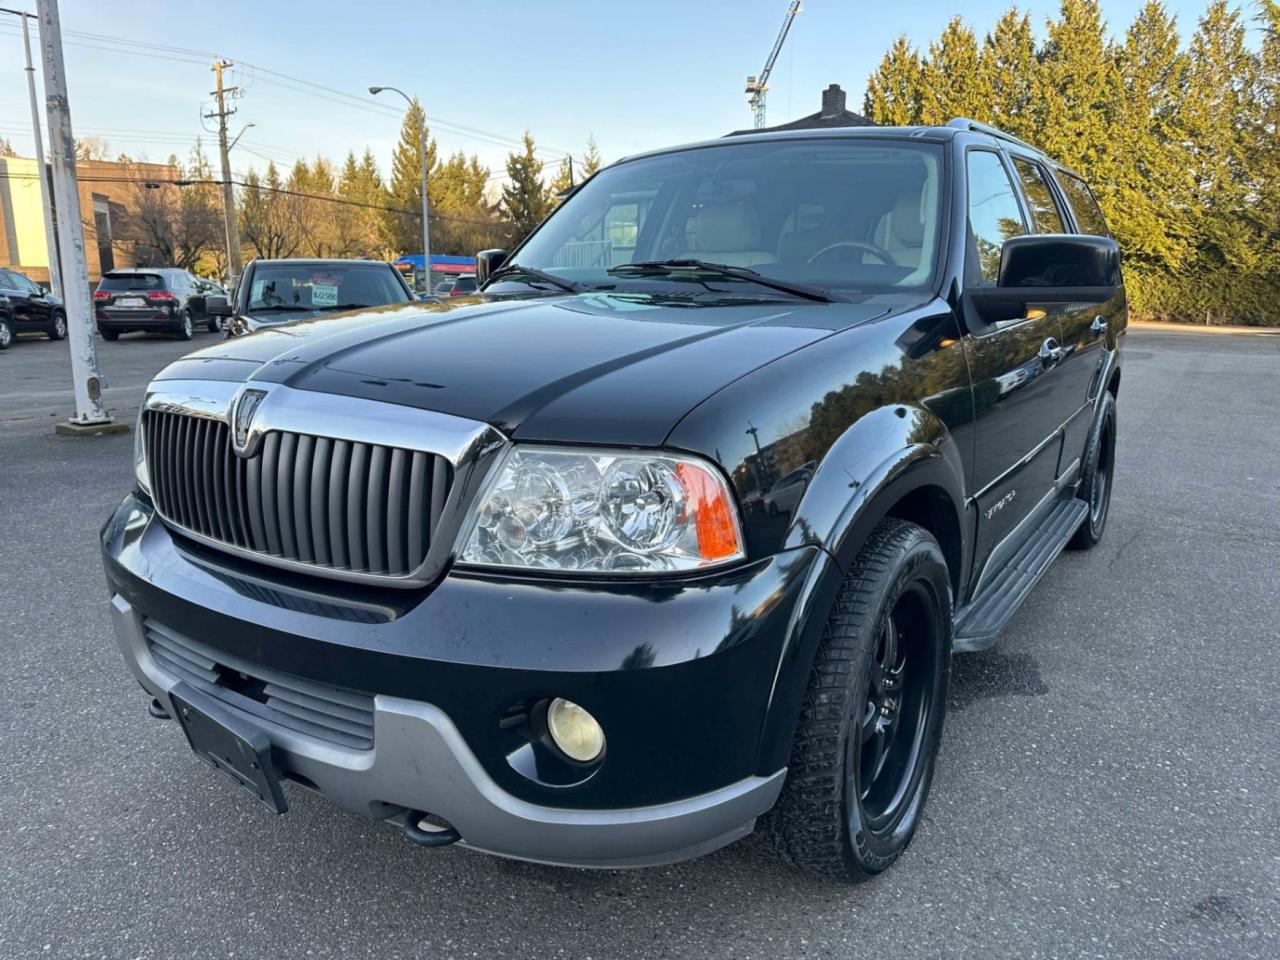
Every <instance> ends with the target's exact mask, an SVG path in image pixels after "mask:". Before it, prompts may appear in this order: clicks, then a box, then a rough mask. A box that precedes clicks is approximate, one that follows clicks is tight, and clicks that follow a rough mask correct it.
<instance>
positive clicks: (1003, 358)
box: [963, 147, 1062, 592]
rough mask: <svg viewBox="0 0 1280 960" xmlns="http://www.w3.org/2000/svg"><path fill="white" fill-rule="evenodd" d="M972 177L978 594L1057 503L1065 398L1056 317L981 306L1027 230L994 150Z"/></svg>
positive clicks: (968, 344)
mask: <svg viewBox="0 0 1280 960" xmlns="http://www.w3.org/2000/svg"><path fill="white" fill-rule="evenodd" d="M966 174H967V176H966V180H967V187H968V194H967V196H968V201H967V202H968V215H969V220H968V237H967V250H966V256H965V291H966V295H965V298H964V301H963V302H964V310H965V326H966V329H967V331H968V333H967V335H966V336H965V338H964V347H965V355H966V357H967V358H968V360H969V372H970V375H971V377H972V379H973V398H974V416H975V431H974V432H975V442H974V455H973V466H972V473H971V477H970V484H971V489H973V490H974V491H975V494H974V497H975V500H976V501H977V507H978V532H977V536H976V538H975V552H974V569H975V570H977V571H981V573H980V574H979V578H978V580H977V587H976V588H975V592H976V591H977V590H980V589H981V585H982V583H983V581H984V580H985V578H986V575H987V574H989V573H990V572H993V571H994V570H996V569H998V568H999V567H1000V566H1001V565H1002V564H1003V563H1004V561H1005V560H1007V558H1008V557H1009V556H1010V555H1011V554H1012V552H1013V551H1014V550H1015V549H1016V547H1017V545H1018V544H1019V543H1020V542H1021V540H1022V538H1023V536H1024V535H1025V534H1027V533H1029V532H1030V531H1031V530H1033V529H1034V522H1035V520H1036V519H1037V515H1038V513H1039V511H1041V510H1043V509H1047V508H1048V507H1049V506H1050V505H1051V503H1052V501H1051V494H1052V493H1053V492H1054V477H1055V471H1056V469H1057V463H1058V454H1059V449H1060V447H1061V431H1060V430H1059V426H1060V425H1061V423H1062V416H1061V415H1060V410H1059V408H1060V406H1061V404H1062V393H1061V386H1060V384H1059V383H1058V378H1057V376H1056V374H1057V370H1056V364H1057V361H1056V357H1057V350H1058V349H1059V343H1058V338H1059V335H1060V334H1059V328H1058V321H1057V318H1055V317H1052V316H1049V315H1047V314H1046V313H1043V312H1039V311H1035V312H1032V311H1029V312H1028V313H1027V314H1026V315H1025V316H1022V315H1020V316H998V315H989V314H984V312H983V308H982V307H981V299H980V297H981V292H982V289H983V288H984V287H994V286H995V285H996V281H997V279H998V277H999V270H1000V253H1001V250H1002V248H1003V246H1004V241H1005V240H1008V239H1009V238H1010V237H1015V236H1019V235H1021V234H1024V233H1026V232H1027V231H1028V228H1029V223H1028V216H1027V212H1026V211H1025V210H1024V209H1023V207H1022V204H1021V202H1020V200H1019V195H1018V192H1017V190H1016V189H1015V187H1014V184H1013V178H1012V176H1011V172H1010V169H1009V167H1008V166H1007V164H1006V162H1005V159H1004V156H1003V155H1002V154H1001V152H1000V151H998V150H996V149H995V148H994V147H992V148H986V147H970V148H969V149H968V150H967V152H966Z"/></svg>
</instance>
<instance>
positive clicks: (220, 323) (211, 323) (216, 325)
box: [204, 317, 227, 333]
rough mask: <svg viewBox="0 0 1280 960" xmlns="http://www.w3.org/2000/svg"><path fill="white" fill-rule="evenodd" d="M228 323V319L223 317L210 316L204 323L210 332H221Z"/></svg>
mask: <svg viewBox="0 0 1280 960" xmlns="http://www.w3.org/2000/svg"><path fill="white" fill-rule="evenodd" d="M226 325H227V324H226V320H225V319H223V318H222V317H210V318H209V319H208V320H206V321H205V323H204V326H205V329H206V330H208V331H209V332H210V333H220V332H221V331H222V330H224V329H225V328H226Z"/></svg>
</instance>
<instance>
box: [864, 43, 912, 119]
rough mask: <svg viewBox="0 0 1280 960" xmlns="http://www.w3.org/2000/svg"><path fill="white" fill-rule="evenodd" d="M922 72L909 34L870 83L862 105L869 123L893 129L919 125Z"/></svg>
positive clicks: (895, 46)
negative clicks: (908, 37)
mask: <svg viewBox="0 0 1280 960" xmlns="http://www.w3.org/2000/svg"><path fill="white" fill-rule="evenodd" d="M923 69H924V65H923V64H922V63H921V62H920V55H919V54H918V53H916V50H915V47H913V46H911V43H910V41H908V40H907V37H906V34H900V35H899V36H898V39H896V40H894V41H893V45H892V46H891V47H890V48H889V51H888V52H887V53H886V54H885V55H884V59H882V60H881V61H880V66H879V67H877V68H876V72H875V73H873V74H872V75H871V77H870V78H869V79H868V80H867V95H866V98H865V100H864V103H863V112H864V113H865V114H866V116H867V119H869V120H872V121H874V122H876V123H882V124H885V125H887V126H891V127H905V126H911V125H913V124H917V123H919V122H920V110H921V101H922V99H923V96H924V77H923Z"/></svg>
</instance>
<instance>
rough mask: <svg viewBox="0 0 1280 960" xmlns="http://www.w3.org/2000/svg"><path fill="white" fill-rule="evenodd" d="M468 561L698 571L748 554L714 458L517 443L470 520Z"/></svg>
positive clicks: (464, 545)
mask: <svg viewBox="0 0 1280 960" xmlns="http://www.w3.org/2000/svg"><path fill="white" fill-rule="evenodd" d="M459 543H460V544H461V548H460V549H459V551H458V557H459V560H460V561H461V562H462V563H467V564H475V565H480V566H491V567H526V568H528V567H532V568H538V569H542V570H563V571H582V572H587V573H604V574H629V573H631V574H647V573H668V572H676V571H681V570H695V569H699V568H703V567H709V566H717V565H720V564H725V563H731V562H732V561H734V560H740V559H741V558H742V557H743V556H744V552H743V547H742V532H741V530H740V529H739V525H738V511H737V508H736V507H735V506H734V502H733V498H732V496H731V494H730V493H729V488H728V485H727V484H726V483H725V481H724V478H723V477H721V475H720V474H719V473H718V472H717V471H716V469H715V468H714V467H712V466H711V465H710V464H708V463H706V462H704V461H702V460H699V459H697V458H695V457H689V456H684V455H680V454H666V453H664V454H648V453H638V452H633V451H629V450H574V449H568V448H565V447H534V446H515V447H512V448H511V449H510V450H509V451H508V452H507V454H506V456H505V457H504V459H503V461H502V463H501V464H500V465H499V466H498V468H497V469H496V470H495V471H494V474H493V477H492V479H491V480H490V482H489V483H488V484H487V485H486V487H485V490H484V492H483V493H482V494H481V496H480V497H479V499H478V501H477V503H476V505H475V507H474V508H473V510H472V514H471V517H470V520H469V521H468V522H467V523H466V524H465V525H464V526H463V530H462V537H461V540H460V541H459Z"/></svg>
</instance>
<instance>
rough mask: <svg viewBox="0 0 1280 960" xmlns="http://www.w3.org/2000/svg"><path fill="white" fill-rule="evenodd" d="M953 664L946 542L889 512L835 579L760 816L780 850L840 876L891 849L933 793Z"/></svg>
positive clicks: (877, 868) (863, 876) (882, 866)
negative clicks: (788, 741) (776, 778)
mask: <svg viewBox="0 0 1280 960" xmlns="http://www.w3.org/2000/svg"><path fill="white" fill-rule="evenodd" d="M950 667H951V584H950V576H949V574H948V571H947V565H946V560H945V558H944V556H943V553H942V549H941V547H940V546H939V545H938V542H937V541H936V540H935V539H934V538H933V536H932V535H931V534H930V533H929V532H928V531H927V530H924V529H922V528H921V527H918V526H916V525H915V524H912V523H908V522H906V521H904V520H896V519H892V518H889V519H885V520H883V521H881V522H880V524H879V525H877V527H876V528H875V530H874V531H872V533H871V535H870V537H868V539H867V542H866V543H865V544H864V545H863V546H862V549H861V550H860V551H859V553H858V556H857V557H856V558H855V560H854V562H853V564H852V565H851V567H850V570H849V573H848V574H847V575H846V577H845V580H844V583H843V584H842V585H841V589H840V594H839V596H838V597H837V599H836V602H835V605H834V607H833V608H832V610H831V613H830V616H829V618H828V620H827V624H826V627H825V630H824V632H823V637H822V641H821V643H820V644H819V646H818V649H817V652H816V654H815V657H814V666H813V671H812V673H811V675H810V678H809V683H808V690H807V691H806V693H805V696H804V700H803V706H802V707H801V712H800V719H799V724H798V726H797V728H796V737H795V744H794V746H793V748H792V755H791V764H790V769H789V770H788V772H787V778H786V780H785V782H784V783H783V787H782V795H781V796H780V798H779V800H778V804H777V806H776V807H775V808H774V809H773V810H772V811H770V812H769V814H767V815H766V816H765V817H764V818H763V819H762V824H761V825H762V827H763V828H764V830H765V832H766V833H767V834H768V835H769V836H770V837H771V838H772V840H773V841H774V845H775V847H776V848H777V849H778V850H779V851H780V852H781V853H782V854H783V855H784V856H785V857H786V858H788V859H789V860H791V861H792V862H793V863H796V864H798V865H800V866H803V867H807V868H810V869H812V870H814V871H816V872H817V873H820V874H822V875H824V876H827V877H830V878H832V879H836V880H841V881H845V882H850V881H852V882H858V881H862V880H867V879H870V878H871V877H873V876H875V875H876V874H878V873H881V872H882V871H884V870H886V869H887V868H888V867H890V866H891V865H892V864H893V863H894V862H895V861H896V860H897V859H898V857H899V856H900V855H901V854H902V851H903V850H905V849H906V847H907V845H908V844H909V843H910V842H911V839H912V837H913V836H914V835H915V831H916V829H917V827H918V826H919V825H920V821H921V816H922V813H923V810H924V804H925V800H926V799H927V797H928V794H929V785H930V783H931V781H932V778H933V769H934V761H935V757H936V755H937V750H938V742H939V739H940V737H941V734H942V724H943V718H944V714H945V710H946V692H947V678H948V675H949V672H950Z"/></svg>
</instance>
